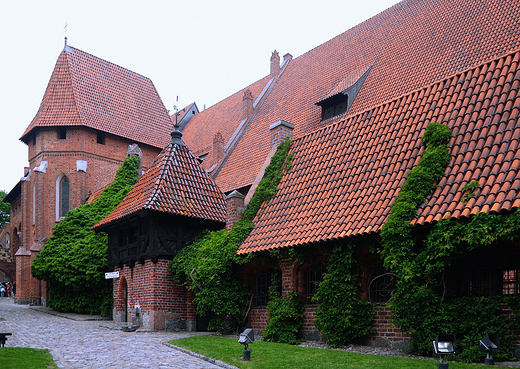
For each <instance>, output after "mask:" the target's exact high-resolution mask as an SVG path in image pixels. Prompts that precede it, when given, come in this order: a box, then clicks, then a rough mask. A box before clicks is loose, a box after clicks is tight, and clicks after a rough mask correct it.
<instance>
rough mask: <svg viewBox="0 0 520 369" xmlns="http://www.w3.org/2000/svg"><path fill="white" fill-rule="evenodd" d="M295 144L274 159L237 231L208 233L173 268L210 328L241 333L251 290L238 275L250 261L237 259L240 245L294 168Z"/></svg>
mask: <svg viewBox="0 0 520 369" xmlns="http://www.w3.org/2000/svg"><path fill="white" fill-rule="evenodd" d="M291 144H292V143H291V141H290V140H289V139H287V140H285V142H283V143H282V144H280V146H279V147H278V150H277V151H276V153H275V154H274V155H273V157H272V158H271V163H270V164H269V166H268V167H267V168H266V170H265V174H264V177H263V179H262V180H261V181H260V183H259V185H258V187H257V189H256V191H255V194H254V196H253V197H252V198H251V201H250V202H249V204H248V206H247V208H246V210H245V212H244V214H243V216H242V219H240V220H239V221H238V222H237V223H236V224H235V225H234V226H233V229H232V230H231V231H230V232H229V233H227V232H226V230H220V231H214V232H207V233H205V234H203V235H201V236H200V237H198V238H197V239H196V240H195V241H194V242H193V243H192V244H191V245H188V246H186V247H185V248H184V249H183V250H181V251H180V252H179V253H178V254H177V256H176V257H175V258H174V259H173V260H172V263H171V264H170V270H171V271H172V272H174V274H175V278H176V279H177V280H178V281H180V282H184V284H185V285H186V287H187V288H189V289H191V290H192V291H193V292H194V293H195V300H194V302H195V306H196V310H197V313H198V314H199V315H201V316H207V317H210V318H211V323H210V328H211V329H216V330H224V329H229V328H233V329H238V328H240V325H241V324H242V322H243V319H244V316H245V315H246V311H247V307H248V290H247V289H246V286H245V284H244V283H243V282H242V281H241V278H239V277H238V275H237V267H238V265H240V264H243V263H244V262H246V261H248V260H249V258H250V257H249V258H247V257H246V258H244V257H240V256H238V255H237V250H238V247H239V246H240V244H241V243H242V242H243V241H244V240H245V239H246V238H247V236H248V235H249V233H250V232H251V230H252V229H253V227H254V222H253V221H254V219H255V216H257V215H258V216H261V209H262V208H263V207H264V206H266V205H267V202H268V201H269V199H270V198H271V197H272V196H273V195H274V194H275V193H276V191H277V188H278V184H279V182H280V180H281V178H282V176H283V173H284V172H285V171H287V170H289V168H290V160H291V155H289V154H288V152H289V149H290V147H291Z"/></svg>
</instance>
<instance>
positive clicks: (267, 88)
mask: <svg viewBox="0 0 520 369" xmlns="http://www.w3.org/2000/svg"><path fill="white" fill-rule="evenodd" d="M291 61H292V58H288V59H287V60H285V61H284V63H283V64H282V68H281V69H280V72H279V73H278V75H277V76H276V77H272V78H270V79H269V80H268V81H267V83H266V86H265V87H264V89H263V90H262V92H261V94H260V95H259V96H262V98H261V99H260V101H258V103H257V104H256V106H255V107H254V111H253V114H252V115H251V117H250V118H246V119H245V122H243V123H240V125H239V126H238V127H237V130H238V129H240V126H242V125H243V126H244V127H243V128H241V129H240V131H239V132H238V134H236V133H237V132H236V130H235V133H234V134H233V135H232V136H231V138H230V142H231V147H229V149H228V150H227V151H226V152H224V157H223V158H222V160H221V161H220V163H218V165H217V167H216V168H215V169H214V170H213V172H212V177H213V178H217V176H218V175H219V173H220V171H221V170H222V168H223V167H224V165H225V164H226V162H227V160H228V159H229V157H230V156H231V154H232V153H233V151H234V149H235V148H236V147H237V145H238V143H239V141H240V140H241V139H242V137H243V136H244V134H245V132H246V131H247V129H248V128H249V126H250V125H251V123H252V122H253V120H254V119H255V117H256V115H257V114H258V111H259V110H260V109H261V108H262V106H263V105H264V103H265V101H266V100H267V98H268V97H269V95H270V94H271V92H272V91H273V90H274V88H275V87H276V85H277V84H278V81H280V79H281V78H282V75H283V74H284V72H285V71H286V70H287V68H288V66H289V64H291ZM245 91H247V89H245ZM235 134H236V137H235ZM233 138H234V142H232V141H231V140H233Z"/></svg>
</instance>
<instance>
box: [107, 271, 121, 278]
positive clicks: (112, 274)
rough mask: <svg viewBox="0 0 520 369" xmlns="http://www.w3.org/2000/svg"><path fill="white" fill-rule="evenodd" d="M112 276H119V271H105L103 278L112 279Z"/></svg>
mask: <svg viewBox="0 0 520 369" xmlns="http://www.w3.org/2000/svg"><path fill="white" fill-rule="evenodd" d="M114 278H119V271H117V272H110V273H105V279H114Z"/></svg>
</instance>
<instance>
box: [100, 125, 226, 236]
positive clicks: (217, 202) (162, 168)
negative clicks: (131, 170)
mask: <svg viewBox="0 0 520 369" xmlns="http://www.w3.org/2000/svg"><path fill="white" fill-rule="evenodd" d="M181 137H182V133H180V132H179V131H175V132H173V133H172V140H171V141H170V143H169V144H168V146H166V148H165V149H164V150H163V151H162V152H161V153H160V154H159V156H158V157H157V159H156V160H155V162H154V164H153V165H152V166H151V167H150V169H148V170H147V171H146V173H145V174H143V176H142V177H141V178H140V179H139V181H137V183H136V184H135V186H134V187H133V188H132V190H131V191H130V192H129V193H128V195H127V196H126V197H125V198H124V199H123V201H122V202H121V203H120V204H119V205H118V206H117V207H116V209H115V210H114V211H113V212H112V213H111V214H109V215H108V216H107V217H106V218H105V219H103V220H102V221H101V222H99V223H98V224H96V225H95V226H94V228H100V227H103V226H106V225H108V224H109V223H112V222H115V221H117V220H120V219H122V218H125V217H128V216H131V215H133V214H136V213H137V212H140V211H142V210H152V211H159V212H165V213H170V214H176V215H182V216H186V217H192V218H199V219H207V220H214V221H217V222H222V223H225V221H226V215H225V214H226V204H225V199H224V194H223V193H222V191H220V190H219V188H218V187H217V186H216V185H215V183H214V182H213V180H212V179H211V178H210V177H209V175H208V174H207V173H206V171H205V170H204V169H202V168H201V167H200V165H199V163H198V160H197V158H196V157H195V156H194V155H193V154H192V153H191V152H190V151H189V150H188V148H187V147H186V146H185V145H184V144H183V143H182V140H181Z"/></svg>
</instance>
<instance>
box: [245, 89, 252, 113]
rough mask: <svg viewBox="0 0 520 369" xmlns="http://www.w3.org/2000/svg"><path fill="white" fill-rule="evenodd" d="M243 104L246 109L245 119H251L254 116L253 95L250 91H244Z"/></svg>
mask: <svg viewBox="0 0 520 369" xmlns="http://www.w3.org/2000/svg"><path fill="white" fill-rule="evenodd" d="M242 104H243V107H244V119H249V118H251V116H252V115H253V94H252V93H251V91H249V89H247V90H245V91H244V96H243V97H242Z"/></svg>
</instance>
